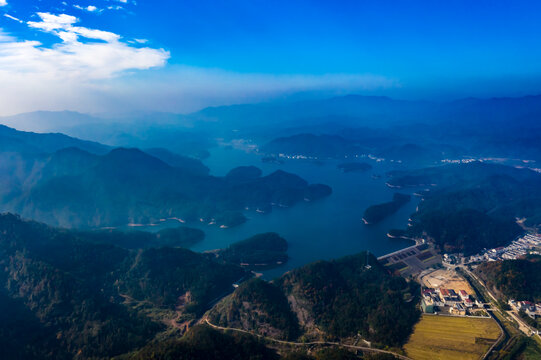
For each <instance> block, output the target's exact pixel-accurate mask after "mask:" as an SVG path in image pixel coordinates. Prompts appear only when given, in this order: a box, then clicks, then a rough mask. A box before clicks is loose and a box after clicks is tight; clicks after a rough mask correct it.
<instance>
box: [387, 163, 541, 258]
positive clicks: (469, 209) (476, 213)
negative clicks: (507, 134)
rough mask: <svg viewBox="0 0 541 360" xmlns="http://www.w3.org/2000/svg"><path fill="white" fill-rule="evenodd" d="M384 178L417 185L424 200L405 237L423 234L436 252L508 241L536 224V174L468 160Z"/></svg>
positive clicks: (540, 222) (540, 190)
mask: <svg viewBox="0 0 541 360" xmlns="http://www.w3.org/2000/svg"><path fill="white" fill-rule="evenodd" d="M391 175H392V177H391V178H390V179H389V181H388V183H389V185H391V186H395V187H404V186H411V187H420V188H421V189H425V190H420V192H421V194H422V196H423V199H424V201H422V202H421V203H420V204H419V208H418V211H417V213H416V214H414V215H413V216H412V220H413V221H412V224H411V225H412V226H411V227H410V228H409V229H408V233H409V236H424V235H425V234H426V235H428V236H429V237H430V238H432V239H433V240H434V242H435V243H436V245H438V246H439V247H440V248H441V249H442V251H445V252H463V253H465V254H466V255H471V254H475V253H477V252H479V251H481V250H482V249H483V248H494V247H498V246H502V245H506V244H508V243H510V242H511V241H512V240H513V239H514V238H515V237H517V236H518V235H520V234H521V233H522V231H523V230H522V229H521V227H520V226H519V225H518V224H517V219H519V220H521V222H523V224H524V225H525V226H530V227H537V228H539V227H540V226H541V175H540V174H538V173H536V172H534V171H531V170H528V169H517V168H514V167H509V166H503V165H494V164H487V163H482V162H473V163H470V164H456V165H447V166H439V167H432V168H427V169H421V170H411V171H403V172H394V173H392V174H391Z"/></svg>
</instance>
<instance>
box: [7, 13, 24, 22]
mask: <svg viewBox="0 0 541 360" xmlns="http://www.w3.org/2000/svg"><path fill="white" fill-rule="evenodd" d="M4 16H5V17H7V18H8V19H11V20H15V21H17V22H19V23H21V24H22V23H23V22H24V21H22V20H21V19H18V18H16V17H15V16H11V15H9V14H4Z"/></svg>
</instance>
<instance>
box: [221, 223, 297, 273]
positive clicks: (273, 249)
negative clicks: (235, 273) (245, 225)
mask: <svg viewBox="0 0 541 360" xmlns="http://www.w3.org/2000/svg"><path fill="white" fill-rule="evenodd" d="M287 247H288V245H287V241H286V239H284V238H283V237H281V236H280V235H278V234H277V233H273V232H269V233H263V234H257V235H254V236H252V237H250V238H248V239H246V240H242V241H238V242H236V243H233V244H231V245H230V246H229V247H227V248H226V249H223V250H220V251H218V252H217V253H216V255H217V256H218V257H219V258H220V259H222V260H223V261H225V262H229V263H232V264H239V265H242V266H245V267H248V268H249V269H263V268H271V267H274V266H277V265H280V264H283V263H285V262H286V261H287V260H288V256H287Z"/></svg>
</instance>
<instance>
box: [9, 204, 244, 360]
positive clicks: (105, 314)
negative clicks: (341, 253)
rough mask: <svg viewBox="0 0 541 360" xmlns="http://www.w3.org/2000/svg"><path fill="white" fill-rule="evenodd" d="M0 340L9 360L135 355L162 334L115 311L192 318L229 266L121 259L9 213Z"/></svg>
mask: <svg viewBox="0 0 541 360" xmlns="http://www.w3.org/2000/svg"><path fill="white" fill-rule="evenodd" d="M0 269H1V271H0V281H1V283H2V284H1V287H0V288H1V289H2V290H1V291H0V302H1V303H2V304H3V305H5V307H3V308H4V309H7V308H9V309H10V311H3V313H2V320H3V321H2V322H0V335H1V336H0V338H1V339H2V340H1V341H2V344H5V345H6V346H4V347H3V356H6V358H10V359H17V358H23V359H25V358H32V359H73V358H74V357H75V356H76V355H77V357H78V358H81V359H89V358H96V359H102V358H103V359H105V358H110V357H111V356H115V355H119V354H123V353H126V352H129V351H131V350H134V349H137V348H139V347H142V346H144V345H145V344H146V343H147V342H148V341H150V340H151V339H152V338H153V337H154V336H155V335H156V334H157V333H158V332H159V331H161V330H163V328H164V325H162V324H161V323H157V322H154V321H152V320H150V318H148V317H147V316H146V315H144V314H143V313H140V312H138V311H136V310H135V309H134V308H132V307H129V306H127V305H125V302H124V300H125V299H126V298H129V299H131V301H135V302H144V303H145V308H146V309H150V308H155V309H175V308H177V309H182V310H183V311H184V312H192V313H195V314H200V313H201V312H202V311H204V310H206V309H207V308H208V307H209V306H210V305H211V302H212V301H213V300H214V299H216V298H217V297H220V296H223V295H224V294H226V293H227V292H229V291H231V290H232V289H233V288H232V286H231V284H232V283H234V282H235V281H238V280H239V279H241V278H242V277H245V276H249V275H248V274H247V273H246V272H245V271H244V270H243V269H242V268H240V267H238V266H235V265H228V264H222V263H218V262H215V261H213V260H212V259H211V258H210V257H209V256H207V255H203V254H197V253H194V252H191V251H189V250H186V249H182V248H160V249H149V250H138V251H130V250H125V249H121V248H118V247H115V246H112V245H107V244H95V243H91V242H88V241H86V240H85V239H84V238H83V237H80V236H79V235H78V234H77V233H74V232H70V231H66V230H57V229H54V228H50V227H48V226H46V225H43V224H39V223H36V222H32V221H24V220H21V219H20V218H19V217H17V216H15V215H11V214H5V215H1V216H0Z"/></svg>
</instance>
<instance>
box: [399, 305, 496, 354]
mask: <svg viewBox="0 0 541 360" xmlns="http://www.w3.org/2000/svg"><path fill="white" fill-rule="evenodd" d="M499 336H500V329H499V328H498V325H497V324H496V322H494V320H492V319H478V318H467V317H451V316H441V315H440V316H433V315H423V317H422V318H421V321H420V322H419V323H418V324H417V325H416V326H415V329H414V331H413V334H412V335H411V338H410V340H409V342H408V343H407V344H406V345H405V347H404V348H405V350H406V353H407V355H408V356H409V357H411V358H412V359H414V360H424V359H427V360H447V359H453V360H456V359H471V360H474V359H480V358H481V357H482V356H483V355H484V354H485V353H486V352H487V350H488V349H489V347H490V346H491V345H492V344H493V343H494V342H495V341H496V340H497V339H498V337H499Z"/></svg>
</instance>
